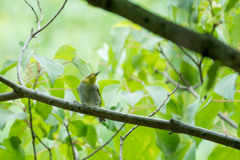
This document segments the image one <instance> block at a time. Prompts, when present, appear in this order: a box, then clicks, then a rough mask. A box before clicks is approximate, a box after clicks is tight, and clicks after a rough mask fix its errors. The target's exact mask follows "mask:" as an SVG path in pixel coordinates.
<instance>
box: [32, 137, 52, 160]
mask: <svg viewBox="0 0 240 160" xmlns="http://www.w3.org/2000/svg"><path fill="white" fill-rule="evenodd" d="M35 137H36V138H37V139H38V141H39V142H40V143H41V144H42V145H43V146H44V147H45V148H46V149H47V150H48V152H49V159H50V160H51V159H52V152H51V148H49V147H48V146H47V145H46V144H45V143H43V141H42V140H41V139H40V138H39V137H38V136H37V135H36V134H35Z"/></svg>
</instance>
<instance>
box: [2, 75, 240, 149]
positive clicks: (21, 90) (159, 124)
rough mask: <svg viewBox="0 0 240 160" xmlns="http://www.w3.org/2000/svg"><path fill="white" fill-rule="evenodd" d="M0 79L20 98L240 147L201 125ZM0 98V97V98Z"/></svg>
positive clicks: (235, 142)
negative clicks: (85, 101) (63, 96)
mask: <svg viewBox="0 0 240 160" xmlns="http://www.w3.org/2000/svg"><path fill="white" fill-rule="evenodd" d="M0 81H1V82H3V83H4V84H6V85H8V86H9V87H11V88H12V89H13V90H14V92H15V93H16V94H18V95H19V97H21V98H23V97H24V98H31V99H34V100H37V101H39V102H42V103H46V104H49V105H53V106H56V107H59V108H62V109H67V110H70V111H74V112H78V113H82V114H88V115H92V116H96V117H103V118H107V119H111V120H115V121H120V122H126V123H130V124H135V125H141V126H146V127H151V128H156V129H163V130H167V131H172V132H175V133H183V134H187V135H191V136H195V137H199V138H202V139H206V140H209V141H212V142H216V143H219V144H223V145H226V146H229V147H232V148H236V149H240V139H238V138H235V137H232V136H228V135H225V134H222V133H217V132H214V131H211V130H207V129H204V128H201V127H196V126H192V125H189V124H185V123H182V122H180V121H178V120H175V119H171V120H162V119H156V118H149V117H144V116H138V115H133V114H128V113H121V112H116V111H112V110H107V109H103V108H99V107H97V106H95V107H91V106H86V105H83V104H78V103H74V102H69V101H66V100H63V99H61V98H57V97H53V96H49V95H46V94H43V93H41V92H38V91H35V90H32V89H29V88H26V87H24V86H21V85H18V84H16V83H14V82H12V81H10V80H8V79H7V78H5V77H3V76H2V75H0ZM0 99H1V98H0Z"/></svg>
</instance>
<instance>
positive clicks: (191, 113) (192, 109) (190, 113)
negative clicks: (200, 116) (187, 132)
mask: <svg viewBox="0 0 240 160" xmlns="http://www.w3.org/2000/svg"><path fill="white" fill-rule="evenodd" d="M211 100H212V99H210V101H211ZM198 105H199V99H198V100H196V101H195V102H194V103H192V104H190V105H189V106H188V108H187V119H188V122H189V123H190V124H192V123H193V120H194V118H195V115H196V113H197V110H198Z"/></svg>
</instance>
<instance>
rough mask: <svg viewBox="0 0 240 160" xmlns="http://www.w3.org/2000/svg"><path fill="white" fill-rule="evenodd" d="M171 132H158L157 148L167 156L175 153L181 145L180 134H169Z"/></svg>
mask: <svg viewBox="0 0 240 160" xmlns="http://www.w3.org/2000/svg"><path fill="white" fill-rule="evenodd" d="M168 133H169V131H164V130H156V138H157V140H156V141H157V146H158V148H159V149H160V150H161V151H162V152H163V153H164V154H165V156H169V155H171V154H172V153H174V152H175V151H176V150H177V148H178V145H179V143H180V138H179V135H178V134H175V133H173V134H171V135H169V134H168Z"/></svg>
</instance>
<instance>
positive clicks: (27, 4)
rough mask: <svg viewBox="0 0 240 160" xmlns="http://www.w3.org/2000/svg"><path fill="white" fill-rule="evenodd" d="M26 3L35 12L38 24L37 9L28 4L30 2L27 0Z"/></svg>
mask: <svg viewBox="0 0 240 160" xmlns="http://www.w3.org/2000/svg"><path fill="white" fill-rule="evenodd" d="M25 3H26V4H27V5H28V6H29V7H30V8H31V9H32V11H33V13H34V15H35V17H36V22H38V20H39V19H38V15H37V12H36V11H35V9H34V8H33V6H32V5H31V4H30V3H28V1H27V0H25Z"/></svg>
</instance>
